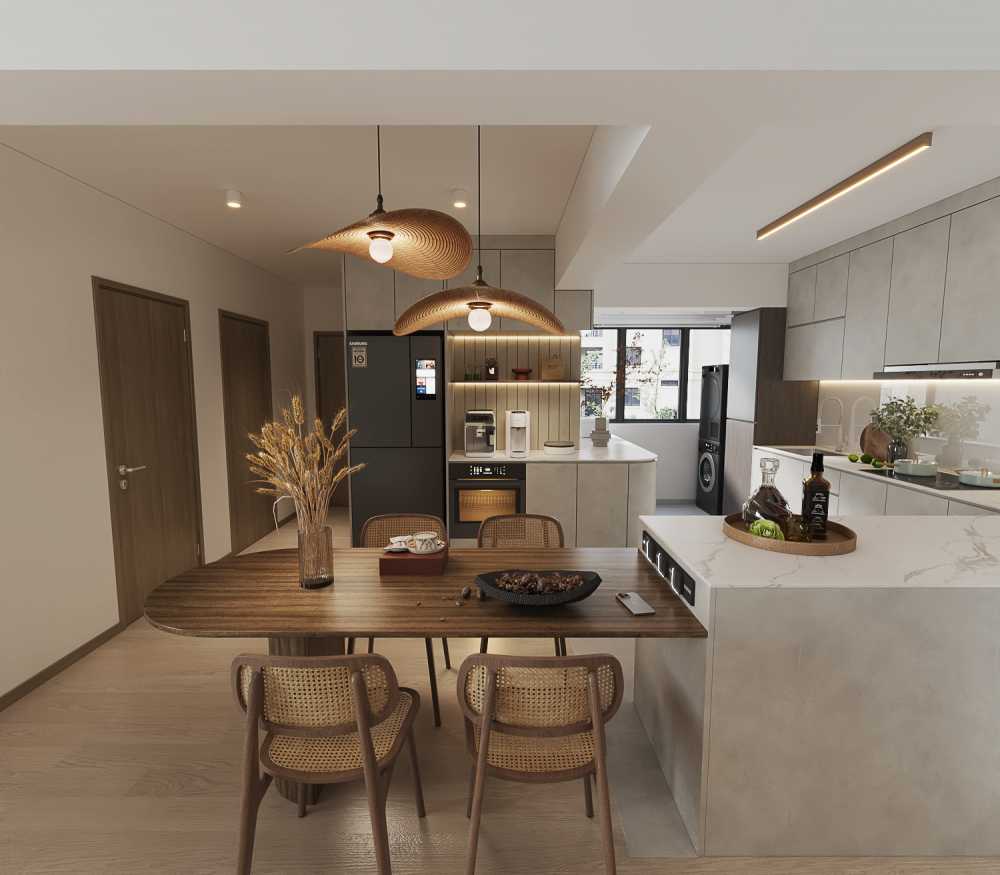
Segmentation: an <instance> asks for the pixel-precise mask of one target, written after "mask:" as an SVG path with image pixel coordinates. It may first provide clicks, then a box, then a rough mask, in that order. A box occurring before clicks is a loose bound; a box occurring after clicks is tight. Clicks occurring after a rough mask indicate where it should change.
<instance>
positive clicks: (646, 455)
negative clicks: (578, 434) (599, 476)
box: [448, 437, 656, 464]
mask: <svg viewBox="0 0 1000 875" xmlns="http://www.w3.org/2000/svg"><path fill="white" fill-rule="evenodd" d="M448 461H449V462H468V463H472V464H475V463H477V462H484V463H489V462H619V463H621V462H626V463H627V462H655V461H656V453H651V452H650V451H649V450H645V449H643V448H642V447H640V446H638V445H637V444H634V443H632V442H631V441H627V440H625V439H624V438H618V437H612V438H611V440H610V441H609V442H608V445H607V446H606V447H595V446H594V444H593V443H592V442H591V440H590V438H581V439H580V446H579V447H578V448H577V449H576V451H575V452H572V453H567V454H565V455H554V454H551V453H546V452H544V451H542V450H532V451H531V452H529V453H528V455H527V456H510V455H508V454H507V453H502V452H497V453H494V454H493V455H492V456H467V455H465V453H452V454H451V455H450V456H449V457H448Z"/></svg>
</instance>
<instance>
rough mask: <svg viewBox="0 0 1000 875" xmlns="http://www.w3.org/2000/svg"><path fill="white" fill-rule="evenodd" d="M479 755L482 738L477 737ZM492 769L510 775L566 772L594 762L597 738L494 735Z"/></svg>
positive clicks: (490, 756) (583, 734) (584, 735)
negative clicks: (506, 772)
mask: <svg viewBox="0 0 1000 875" xmlns="http://www.w3.org/2000/svg"><path fill="white" fill-rule="evenodd" d="M474 744H475V748H476V753H477V754H478V752H479V735H478V733H476V734H475V735H474ZM486 760H487V762H488V764H489V765H490V766H492V767H493V768H495V769H505V770H507V771H510V772H525V773H528V774H531V773H538V772H564V771H570V770H572V769H579V768H581V767H583V766H587V765H590V764H591V763H592V762H593V761H594V735H593V733H592V732H591V731H590V730H588V731H586V732H578V733H576V734H574V735H559V736H552V737H546V736H537V735H534V736H531V735H509V734H507V733H504V732H499V731H497V730H494V731H493V732H491V733H490V750H489V754H488V755H487V757H486Z"/></svg>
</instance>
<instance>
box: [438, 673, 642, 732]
mask: <svg viewBox="0 0 1000 875" xmlns="http://www.w3.org/2000/svg"><path fill="white" fill-rule="evenodd" d="M490 671H495V672H496V675H497V687H496V694H495V699H494V713H493V726H494V727H495V728H496V729H497V730H499V731H501V732H507V733H510V734H513V735H539V736H542V735H569V734H572V733H577V732H580V731H581V730H584V729H587V728H590V727H591V719H590V699H589V694H588V676H589V675H590V674H591V673H592V672H593V673H594V674H595V675H596V677H597V688H598V694H599V697H600V703H601V714H602V716H603V718H604V722H605V723H606V722H607V721H608V720H610V719H611V718H612V717H613V716H614V714H615V712H616V711H617V710H618V706H619V705H620V704H621V700H622V692H623V689H622V688H623V684H624V682H623V679H622V667H621V663H619V662H618V660H617V659H615V658H614V657H613V656H611V655H609V654H595V655H589V656H562V657H555V656H541V657H514V656H502V655H498V654H496V655H495V654H476V655H473V656H470V657H469V658H468V659H466V660H465V662H464V663H463V664H462V668H461V670H460V672H459V676H458V691H459V701H460V703H461V705H462V710H463V712H464V714H465V716H466V718H467V719H468V720H469V721H471V722H472V723H473V724H479V723H480V721H481V719H482V714H483V708H484V705H485V699H486V688H487V684H488V678H489V673H490Z"/></svg>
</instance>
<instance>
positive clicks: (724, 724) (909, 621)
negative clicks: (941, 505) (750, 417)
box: [635, 516, 1000, 856]
mask: <svg viewBox="0 0 1000 875" xmlns="http://www.w3.org/2000/svg"><path fill="white" fill-rule="evenodd" d="M841 522H843V523H844V524H845V525H847V526H849V527H850V528H852V529H854V530H855V531H856V532H857V534H858V549H857V550H856V551H855V552H854V553H850V554H847V555H844V556H831V557H807V556H793V555H787V554H780V553H773V552H768V551H763V550H758V549H755V548H753V547H749V546H746V545H743V544H740V543H737V542H735V541H732V540H730V539H728V538H727V537H725V535H723V533H722V531H721V525H720V520H719V518H717V517H715V518H713V517H643V518H642V519H641V523H642V525H643V528H644V530H645V531H647V532H648V533H649V535H650V536H651V537H652V538H653V540H654V541H655V542H656V544H657V545H658V549H661V550H662V551H663V552H664V553H665V554H666V555H667V556H668V557H669V561H670V562H671V563H673V564H675V565H676V566H677V567H678V568H679V569H680V571H682V572H683V573H684V575H686V576H687V577H686V578H685V579H686V580H688V581H690V582H691V583H693V587H694V605H693V606H691V607H690V608H689V609H690V610H691V611H692V613H693V614H695V616H696V617H697V618H698V619H699V621H700V622H701V623H702V625H703V626H704V627H705V628H706V629H707V630H708V638H707V639H705V640H702V641H685V642H680V641H678V642H666V641H664V642H638V643H637V645H636V681H635V703H636V708H637V710H638V713H639V715H640V718H641V720H642V722H643V725H644V726H645V728H646V731H647V734H648V735H649V737H650V740H651V742H652V745H653V747H654V749H655V750H656V753H657V756H658V758H659V761H660V765H661V768H662V769H663V772H664V774H665V776H666V778H667V781H668V783H669V784H670V787H671V791H672V793H673V796H674V799H675V801H676V803H677V807H678V810H679V811H680V813H681V816H682V819H683V821H684V823H685V825H686V827H687V830H688V832H689V834H690V836H691V839H692V842H693V844H694V845H695V847H696V848H697V849H698V851H699V853H702V854H707V855H712V856H715V855H722V856H725V855H743V854H746V855H754V856H772V855H773V856H791V855H804V856H812V855H851V856H854V855H858V856H863V855H902V854H907V855H908V854H913V855H932V856H933V855H950V854H971V855H979V854H983V855H988V854H997V853H1000V832H998V831H997V830H996V828H995V824H996V822H997V821H998V819H1000V795H998V794H997V792H996V788H997V787H998V786H1000V748H998V746H997V744H996V727H997V725H1000V673H998V672H997V629H998V628H1000V517H996V516H982V517H972V518H969V517H965V518H958V517H956V518H949V517H944V518H940V517H938V518H931V517H890V516H884V517H850V516H848V517H845V518H843V519H842V520H841ZM664 585H666V583H665V584H664Z"/></svg>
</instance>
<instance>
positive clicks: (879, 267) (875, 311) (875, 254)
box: [841, 237, 892, 380]
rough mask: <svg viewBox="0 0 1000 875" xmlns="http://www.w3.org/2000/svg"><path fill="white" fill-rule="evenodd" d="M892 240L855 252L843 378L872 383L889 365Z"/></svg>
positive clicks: (847, 317) (848, 289) (849, 288)
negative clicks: (886, 338) (871, 380)
mask: <svg viewBox="0 0 1000 875" xmlns="http://www.w3.org/2000/svg"><path fill="white" fill-rule="evenodd" d="M891 271H892V238H891V237H890V238H888V239H886V240H879V241H878V242H877V243H872V244H870V245H868V246H862V247H861V248H860V249H855V250H854V251H853V252H851V262H850V269H849V271H848V279H847V316H846V319H845V323H844V354H843V368H842V370H841V377H842V378H843V379H845V380H870V379H871V378H872V375H873V374H874V373H875V372H876V371H880V370H882V367H883V365H884V364H885V332H886V324H887V322H888V318H889V280H890V274H891Z"/></svg>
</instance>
